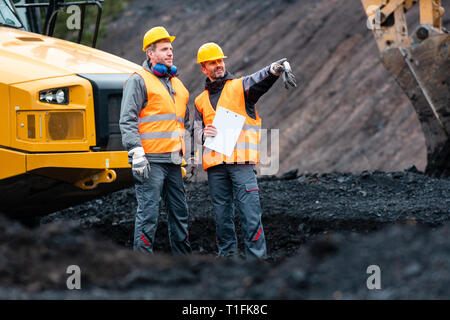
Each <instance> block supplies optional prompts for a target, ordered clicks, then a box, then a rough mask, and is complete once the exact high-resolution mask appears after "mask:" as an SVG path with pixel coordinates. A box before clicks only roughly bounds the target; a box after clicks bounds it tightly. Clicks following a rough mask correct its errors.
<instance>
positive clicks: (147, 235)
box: [133, 163, 191, 254]
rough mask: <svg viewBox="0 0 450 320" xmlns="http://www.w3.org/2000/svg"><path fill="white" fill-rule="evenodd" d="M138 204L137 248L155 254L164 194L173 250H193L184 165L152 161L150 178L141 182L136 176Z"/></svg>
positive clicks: (184, 251)
mask: <svg viewBox="0 0 450 320" xmlns="http://www.w3.org/2000/svg"><path fill="white" fill-rule="evenodd" d="M135 182H136V183H135V189H136V199H137V203H138V208H137V213H136V221H135V227H134V246H133V248H134V250H140V251H145V252H148V253H153V244H154V243H155V233H156V228H157V227H158V216H159V201H160V197H161V196H162V198H163V200H164V201H165V206H166V209H167V214H168V229H169V240H170V246H171V248H172V252H173V253H175V254H187V253H190V252H191V246H190V243H189V235H188V218H189V211H188V206H187V203H186V194H185V190H184V185H183V178H182V175H181V167H180V165H176V164H171V163H150V177H149V178H148V179H147V180H145V181H143V182H141V181H137V180H136V179H135Z"/></svg>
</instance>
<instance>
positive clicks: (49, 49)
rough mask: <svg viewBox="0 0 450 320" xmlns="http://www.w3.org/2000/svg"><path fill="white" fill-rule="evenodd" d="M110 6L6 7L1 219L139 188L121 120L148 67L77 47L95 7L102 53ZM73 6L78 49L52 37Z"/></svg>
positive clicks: (1, 35) (6, 2)
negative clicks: (129, 93)
mask: <svg viewBox="0 0 450 320" xmlns="http://www.w3.org/2000/svg"><path fill="white" fill-rule="evenodd" d="M102 2H103V1H102V0H101V1H72V2H64V1H61V0H50V1H47V2H46V3H43V2H40V1H36V0H21V1H17V0H16V1H12V0H0V212H2V213H5V214H8V215H10V216H12V217H14V218H18V219H25V220H26V219H27V218H28V217H39V216H41V215H44V214H48V213H50V212H54V211H56V210H59V209H62V208H67V207H69V206H72V205H75V204H79V203H81V202H85V201H87V200H90V199H92V198H95V197H98V196H101V195H104V194H107V193H111V192H114V191H117V190H120V189H123V188H126V187H129V186H131V185H133V178H132V174H131V169H130V165H129V164H128V154H127V152H126V151H125V150H124V149H123V146H122V141H121V134H120V129H119V114H120V104H121V100H122V90H123V85H124V82H125V81H126V80H127V79H128V77H129V76H130V75H131V74H132V73H133V72H135V71H137V70H138V69H140V66H139V65H137V64H134V63H132V62H129V61H127V60H124V59H122V58H120V57H117V56H114V55H111V54H108V53H106V52H103V51H100V50H97V49H94V48H91V47H89V46H85V45H81V44H79V43H80V41H81V39H82V34H83V26H84V13H85V12H86V6H94V7H95V8H97V19H96V24H95V29H94V37H93V43H92V47H95V43H96V40H97V35H98V30H99V23H100V17H101V13H102V5H101V3H102ZM69 6H78V8H79V9H80V10H79V12H80V13H81V14H80V19H81V21H80V28H79V33H78V43H75V42H70V41H64V40H61V39H57V38H54V37H52V35H53V33H54V31H55V25H56V18H57V15H58V12H61V10H64V9H65V8H68V7H69ZM182 171H183V176H184V174H185V170H184V168H182Z"/></svg>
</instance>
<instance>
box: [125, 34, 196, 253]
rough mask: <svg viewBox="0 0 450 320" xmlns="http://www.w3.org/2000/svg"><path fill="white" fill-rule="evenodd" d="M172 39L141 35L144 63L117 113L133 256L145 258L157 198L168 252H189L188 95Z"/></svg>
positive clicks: (155, 217) (127, 86) (128, 85)
mask: <svg viewBox="0 0 450 320" xmlns="http://www.w3.org/2000/svg"><path fill="white" fill-rule="evenodd" d="M174 39H175V37H174V36H171V35H169V33H168V32H167V30H166V29H165V28H164V27H154V28H152V29H150V30H149V31H148V32H147V33H146V34H145V35H144V38H143V47H142V50H143V51H144V52H145V55H146V60H145V61H144V63H143V64H142V69H141V70H139V71H138V72H136V73H134V74H133V75H132V76H131V77H130V78H129V79H128V80H127V81H126V83H125V86H124V90H123V98H122V105H121V113H120V122H119V123H120V130H121V133H122V143H123V145H124V147H125V148H126V149H127V150H128V155H129V158H130V162H131V167H132V172H133V176H134V178H135V189H136V199H137V202H138V207H137V213H136V221H135V230H134V250H142V251H144V252H148V253H153V244H154V242H155V241H154V240H155V233H156V228H157V224H158V215H159V200H160V197H161V196H162V198H163V199H164V200H165V203H166V208H167V211H168V229H169V239H170V245H171V248H172V252H174V253H181V254H186V253H190V252H191V246H190V243H189V234H188V216H189V213H188V206H187V203H186V195H185V190H184V186H183V179H182V173H181V170H180V164H181V163H182V160H183V155H184V154H185V141H184V139H185V132H186V131H190V123H189V110H188V107H187V103H188V100H189V92H188V90H187V89H186V88H185V86H184V85H183V83H182V82H181V81H180V80H179V79H178V78H177V68H176V67H175V65H174V64H173V47H172V42H173V40H174ZM189 136H190V135H189Z"/></svg>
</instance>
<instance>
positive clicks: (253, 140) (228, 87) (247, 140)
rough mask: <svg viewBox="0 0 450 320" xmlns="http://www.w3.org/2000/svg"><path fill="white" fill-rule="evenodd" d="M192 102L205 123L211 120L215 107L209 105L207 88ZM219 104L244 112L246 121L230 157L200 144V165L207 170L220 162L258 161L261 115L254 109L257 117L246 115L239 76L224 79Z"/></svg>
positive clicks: (209, 122)
mask: <svg viewBox="0 0 450 320" xmlns="http://www.w3.org/2000/svg"><path fill="white" fill-rule="evenodd" d="M195 105H196V107H197V109H198V110H199V111H200V112H201V113H202V114H203V122H204V125H205V126H206V125H208V124H212V122H213V120H214V117H215V115H216V111H215V110H214V108H213V107H212V105H211V102H210V100H209V92H208V91H207V90H205V91H203V92H202V93H201V94H200V95H199V96H197V98H196V99H195ZM218 107H223V108H225V109H228V110H231V111H233V112H236V113H238V114H241V115H243V116H245V122H244V126H243V128H242V131H241V134H240V135H239V138H238V140H237V142H236V145H235V147H234V151H233V153H232V154H231V155H230V156H229V157H227V156H225V155H223V154H221V153H219V152H216V151H213V150H211V149H208V148H206V147H204V148H203V156H202V162H203V169H204V170H207V169H208V168H209V167H212V166H216V165H219V164H222V163H255V164H256V163H258V162H259V143H260V140H261V118H259V116H258V113H257V112H256V109H255V115H256V119H252V118H250V117H249V116H248V115H247V112H246V110H245V97H244V87H243V84H242V79H234V80H229V81H227V82H226V84H225V86H224V88H223V90H222V93H221V95H220V98H219V101H218V102H217V108H218Z"/></svg>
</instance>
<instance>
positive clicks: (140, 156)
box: [128, 147, 150, 182]
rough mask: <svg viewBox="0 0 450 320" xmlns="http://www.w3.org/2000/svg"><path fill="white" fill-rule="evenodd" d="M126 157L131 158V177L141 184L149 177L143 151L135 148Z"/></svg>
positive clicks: (140, 148)
mask: <svg viewBox="0 0 450 320" xmlns="http://www.w3.org/2000/svg"><path fill="white" fill-rule="evenodd" d="M128 155H129V156H130V157H132V159H133V161H132V162H131V170H132V171H133V176H134V177H135V178H136V179H137V180H139V181H141V182H143V181H144V180H147V179H148V178H149V177H150V164H149V163H148V160H147V158H146V157H145V151H144V148H142V147H136V148H134V149H131V150H130V151H129V152H128Z"/></svg>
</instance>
